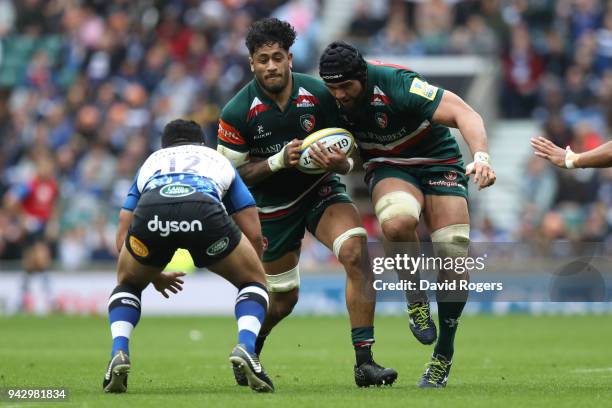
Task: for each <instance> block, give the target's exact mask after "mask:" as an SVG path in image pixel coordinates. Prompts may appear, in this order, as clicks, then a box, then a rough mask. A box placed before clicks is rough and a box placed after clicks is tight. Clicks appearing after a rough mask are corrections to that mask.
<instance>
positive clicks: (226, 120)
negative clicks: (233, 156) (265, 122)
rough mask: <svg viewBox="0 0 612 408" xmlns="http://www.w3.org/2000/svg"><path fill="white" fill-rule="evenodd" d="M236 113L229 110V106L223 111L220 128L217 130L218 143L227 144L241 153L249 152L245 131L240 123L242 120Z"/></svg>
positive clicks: (226, 145)
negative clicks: (233, 113)
mask: <svg viewBox="0 0 612 408" xmlns="http://www.w3.org/2000/svg"><path fill="white" fill-rule="evenodd" d="M234 116H236V115H231V114H230V113H228V112H227V108H226V109H224V110H223V112H221V118H220V119H219V129H218V130H217V144H220V145H222V146H225V147H227V148H229V149H231V150H234V151H236V152H240V153H248V151H249V146H248V144H247V142H246V139H245V132H244V129H242V126H240V125H239V123H240V120H239V119H238V118H236V117H234Z"/></svg>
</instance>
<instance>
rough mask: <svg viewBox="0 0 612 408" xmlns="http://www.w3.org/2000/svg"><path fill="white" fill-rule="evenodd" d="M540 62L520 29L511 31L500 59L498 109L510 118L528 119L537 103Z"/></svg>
mask: <svg viewBox="0 0 612 408" xmlns="http://www.w3.org/2000/svg"><path fill="white" fill-rule="evenodd" d="M543 72H544V62H543V61H542V59H541V58H540V56H539V55H537V54H536V53H535V51H534V49H533V47H532V45H531V35H530V34H529V30H528V29H527V27H526V26H524V25H521V24H519V25H516V26H515V27H513V28H512V34H511V39H510V47H509V49H508V50H507V52H506V53H505V54H504V57H503V78H504V83H503V89H502V108H503V109H504V112H505V113H506V115H507V116H508V117H510V118H525V117H529V116H530V115H531V113H532V111H533V110H534V108H535V106H536V102H537V91H538V85H539V80H540V78H541V76H542V74H543Z"/></svg>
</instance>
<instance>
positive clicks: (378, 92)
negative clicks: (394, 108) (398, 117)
mask: <svg viewBox="0 0 612 408" xmlns="http://www.w3.org/2000/svg"><path fill="white" fill-rule="evenodd" d="M370 105H371V106H387V105H391V100H390V99H389V97H388V96H387V95H385V93H384V92H383V91H382V89H380V88H379V87H378V85H375V86H374V91H373V92H372V97H371V98H370Z"/></svg>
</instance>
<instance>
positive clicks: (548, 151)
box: [530, 136, 577, 169]
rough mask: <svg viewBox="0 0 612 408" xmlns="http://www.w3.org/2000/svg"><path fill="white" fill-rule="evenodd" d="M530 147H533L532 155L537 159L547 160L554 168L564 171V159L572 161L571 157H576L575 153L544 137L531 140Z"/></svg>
mask: <svg viewBox="0 0 612 408" xmlns="http://www.w3.org/2000/svg"><path fill="white" fill-rule="evenodd" d="M530 143H531V147H533V150H535V151H534V154H535V155H536V156H538V157H541V158H543V159H546V160H548V161H549V162H551V163H552V164H554V165H555V166H559V167H561V168H564V169H566V168H567V166H566V159H570V160H574V159H575V158H574V157H572V155H574V156H577V155H576V153H574V152H572V150H571V149H570V148H569V147H567V148H566V149H563V148H561V147H559V146H557V145H556V144H554V143H553V142H551V141H550V140H548V139H546V138H544V137H541V136H540V137H537V138H536V137H534V138H531V142H530Z"/></svg>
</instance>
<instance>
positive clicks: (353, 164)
mask: <svg viewBox="0 0 612 408" xmlns="http://www.w3.org/2000/svg"><path fill="white" fill-rule="evenodd" d="M347 160H348V162H349V169H348V171H347V172H346V173H345V174H349V173H350V172H351V171H353V167H355V160H353V159H351V158H350V157H349V158H348V159H347Z"/></svg>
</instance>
